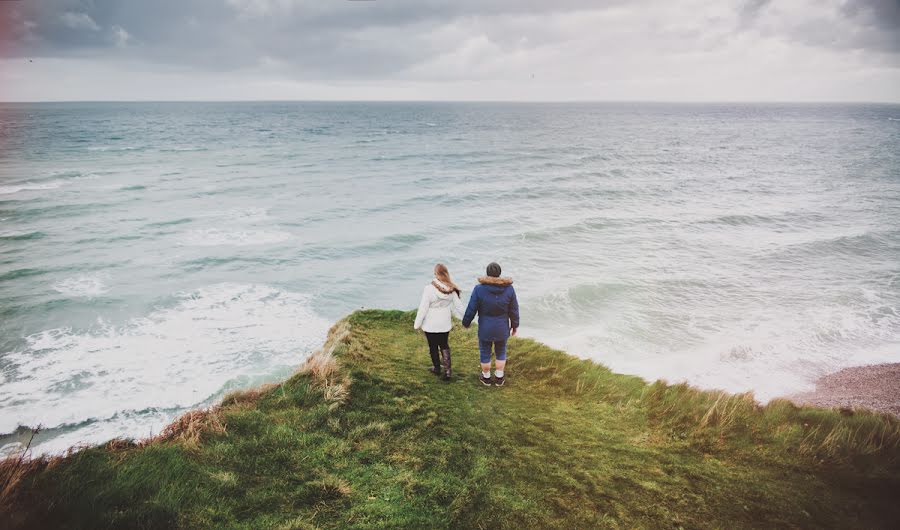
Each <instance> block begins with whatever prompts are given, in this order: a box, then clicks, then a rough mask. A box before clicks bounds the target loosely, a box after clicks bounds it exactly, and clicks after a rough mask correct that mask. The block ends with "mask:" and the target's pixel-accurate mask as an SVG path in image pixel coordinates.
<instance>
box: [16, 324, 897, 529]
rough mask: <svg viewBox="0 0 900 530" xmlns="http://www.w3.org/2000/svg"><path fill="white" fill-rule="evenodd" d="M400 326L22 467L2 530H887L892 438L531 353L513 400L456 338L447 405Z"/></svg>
mask: <svg viewBox="0 0 900 530" xmlns="http://www.w3.org/2000/svg"><path fill="white" fill-rule="evenodd" d="M412 321H413V315H412V314H411V313H404V312H399V311H361V312H357V313H354V314H352V315H351V316H349V317H348V318H347V319H345V320H343V321H341V322H340V323H338V324H337V325H336V326H335V327H334V328H333V329H332V331H331V333H330V335H329V340H328V342H327V343H326V345H325V347H324V349H323V350H322V351H321V352H319V353H317V354H316V355H314V356H313V357H311V358H310V360H309V361H308V362H307V363H306V364H305V366H304V367H303V368H302V369H301V371H300V372H298V374H297V375H295V376H293V377H292V378H291V379H289V380H287V381H285V382H283V383H281V384H279V385H272V386H269V387H266V388H263V389H258V390H254V391H249V392H243V393H237V394H233V395H231V396H229V397H227V398H226V399H225V400H224V401H223V403H222V404H221V405H220V406H219V407H217V408H215V409H213V410H211V411H206V412H199V413H193V414H191V415H187V416H185V417H184V418H182V419H181V420H180V421H179V422H176V423H175V424H173V425H172V426H171V427H170V428H169V429H168V430H167V431H166V432H164V433H163V434H161V435H160V436H159V437H157V438H156V439H153V440H147V441H142V442H138V443H134V442H129V441H122V440H117V441H113V442H110V443H109V444H107V445H105V446H103V447H97V448H90V449H85V450H82V451H79V452H77V453H75V454H73V455H71V456H69V457H67V458H56V459H51V460H46V459H44V460H35V461H32V462H30V463H28V464H27V469H25V470H24V471H22V470H21V469H20V475H21V477H18V482H17V483H16V484H15V486H14V487H12V488H11V491H10V492H8V494H7V495H6V498H5V503H6V505H5V506H4V508H3V512H2V514H3V515H2V516H0V526H4V527H6V526H11V527H22V528H32V527H53V528H109V527H120V528H170V527H183V528H248V529H251V528H252V529H258V528H285V529H287V528H518V529H522V528H634V527H648V528H653V527H671V528H678V527H684V528H741V527H745V528H749V527H755V528H759V527H768V528H771V527H817V528H820V527H846V528H851V527H856V528H860V527H866V528H878V527H884V528H889V527H894V528H896V527H898V524H900V508H898V503H897V502H896V493H897V492H898V491H900V422H898V421H897V420H896V419H894V418H891V417H887V416H881V415H875V414H871V413H868V412H863V411H857V412H848V411H845V412H844V413H840V412H836V411H827V410H821V409H813V408H797V407H795V406H793V405H792V404H790V403H787V402H784V401H775V402H772V403H771V404H769V405H768V406H766V407H760V406H758V405H757V404H756V403H755V402H754V401H753V399H752V397H751V396H748V395H729V394H724V393H718V392H702V391H698V390H696V389H693V388H691V387H688V386H686V385H672V386H669V385H666V384H663V383H654V384H651V385H647V384H645V383H644V382H643V381H641V380H640V379H637V378H634V377H630V376H624V375H619V374H614V373H612V372H610V371H609V370H608V369H606V368H604V367H603V366H600V365H597V364H594V363H591V362H588V361H583V360H578V359H576V358H574V357H571V356H568V355H566V354H564V353H562V352H558V351H555V350H552V349H550V348H548V347H546V346H543V345H541V344H539V343H537V342H534V341H531V340H527V339H513V340H512V341H511V344H510V361H509V365H508V378H507V379H508V382H507V385H506V386H505V387H503V388H488V387H483V386H482V385H480V384H479V383H478V382H477V374H478V359H477V351H476V350H477V348H476V336H475V332H474V331H471V330H469V331H466V330H462V329H454V330H453V332H452V333H451V346H452V347H453V348H454V364H455V368H456V373H457V376H456V377H455V379H454V380H453V381H451V382H449V383H444V382H441V381H440V380H438V379H437V378H436V377H435V376H433V375H431V374H430V373H428V372H427V371H426V369H425V368H426V367H427V366H428V364H429V361H428V356H427V352H426V351H425V341H424V339H423V338H422V337H421V336H420V335H418V334H417V333H414V332H413V331H412ZM457 328H458V326H457ZM10 468H11V465H10V463H7V464H6V465H5V466H4V467H3V469H0V477H2V476H3V475H4V473H6V472H7V471H9V470H10Z"/></svg>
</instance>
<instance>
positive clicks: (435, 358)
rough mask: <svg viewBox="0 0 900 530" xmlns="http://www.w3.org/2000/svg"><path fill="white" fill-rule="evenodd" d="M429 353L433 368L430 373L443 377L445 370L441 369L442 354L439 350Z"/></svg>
mask: <svg viewBox="0 0 900 530" xmlns="http://www.w3.org/2000/svg"><path fill="white" fill-rule="evenodd" d="M428 353H430V354H431V368H429V369H428V371H429V372H431V373H433V374H435V375H441V374H442V373H443V372H444V370H443V369H442V368H441V359H440V356H441V354H440V352H439V351H437V350H434V351H429V352H428Z"/></svg>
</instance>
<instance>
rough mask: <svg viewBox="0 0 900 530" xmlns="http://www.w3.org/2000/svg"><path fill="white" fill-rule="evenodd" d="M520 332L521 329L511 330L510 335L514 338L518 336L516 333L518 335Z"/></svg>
mask: <svg viewBox="0 0 900 530" xmlns="http://www.w3.org/2000/svg"><path fill="white" fill-rule="evenodd" d="M518 331H519V328H509V334H510V335H512V336H513V337H515V336H516V333H518Z"/></svg>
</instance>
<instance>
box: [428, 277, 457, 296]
mask: <svg viewBox="0 0 900 530" xmlns="http://www.w3.org/2000/svg"><path fill="white" fill-rule="evenodd" d="M431 285H433V286H434V288H435V289H437V290H438V292H439V293H441V294H446V295H451V294H453V293H456V294H457V295H459V290H458V289H454V288H452V287H450V286H449V285H447V284H445V283H444V282H442V281H440V280H438V279H437V278H435V279H433V280H431Z"/></svg>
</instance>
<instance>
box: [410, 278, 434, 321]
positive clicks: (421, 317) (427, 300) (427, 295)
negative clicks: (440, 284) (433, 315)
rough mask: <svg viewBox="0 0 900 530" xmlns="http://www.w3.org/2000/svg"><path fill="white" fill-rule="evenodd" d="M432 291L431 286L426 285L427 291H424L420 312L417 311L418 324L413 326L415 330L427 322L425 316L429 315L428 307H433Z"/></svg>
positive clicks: (420, 302)
mask: <svg viewBox="0 0 900 530" xmlns="http://www.w3.org/2000/svg"><path fill="white" fill-rule="evenodd" d="M431 289H432V287H431V286H430V285H426V286H425V290H423V291H422V300H420V301H419V310H418V311H416V323H415V324H413V329H419V328H421V327H422V323H423V322H425V315H427V314H428V307H429V306H430V305H431Z"/></svg>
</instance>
